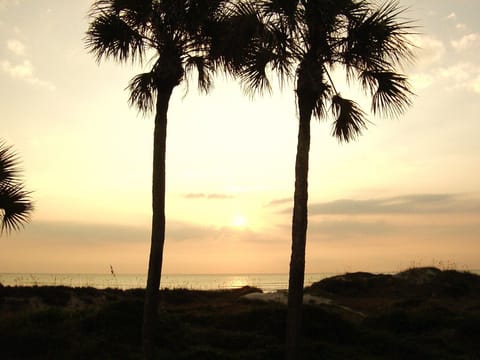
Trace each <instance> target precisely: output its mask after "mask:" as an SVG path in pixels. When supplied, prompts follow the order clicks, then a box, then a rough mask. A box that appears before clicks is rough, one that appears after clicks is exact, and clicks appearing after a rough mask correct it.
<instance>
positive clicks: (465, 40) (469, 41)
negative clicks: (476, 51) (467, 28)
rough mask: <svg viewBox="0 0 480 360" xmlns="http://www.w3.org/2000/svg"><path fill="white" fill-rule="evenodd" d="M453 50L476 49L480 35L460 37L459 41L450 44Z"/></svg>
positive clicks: (479, 43)
mask: <svg viewBox="0 0 480 360" xmlns="http://www.w3.org/2000/svg"><path fill="white" fill-rule="evenodd" d="M451 44H452V46H453V48H454V49H455V50H457V51H465V50H469V49H473V48H476V47H478V46H479V45H480V34H478V33H471V34H468V35H465V36H463V37H461V38H460V39H459V40H453V41H452V42H451Z"/></svg>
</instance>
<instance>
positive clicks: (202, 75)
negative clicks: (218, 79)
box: [185, 56, 212, 93]
mask: <svg viewBox="0 0 480 360" xmlns="http://www.w3.org/2000/svg"><path fill="white" fill-rule="evenodd" d="M193 69H195V70H197V76H198V88H199V89H200V90H202V91H204V92H205V93H207V92H208V91H209V90H210V88H211V87H212V77H211V67H210V64H209V63H208V61H207V60H206V59H205V57H202V56H189V57H188V58H187V60H186V61H185V72H190V71H191V70H193Z"/></svg>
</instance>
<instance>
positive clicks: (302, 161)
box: [286, 92, 314, 360]
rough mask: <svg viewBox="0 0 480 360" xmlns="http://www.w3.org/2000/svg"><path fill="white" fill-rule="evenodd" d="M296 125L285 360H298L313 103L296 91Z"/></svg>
mask: <svg viewBox="0 0 480 360" xmlns="http://www.w3.org/2000/svg"><path fill="white" fill-rule="evenodd" d="M297 96H298V107H299V113H300V122H299V129H298V143H297V157H296V161H295V193H294V201H293V220H292V254H291V258H290V274H289V281H288V309H287V334H286V336H287V338H286V359H287V360H298V359H299V354H298V350H299V342H300V332H301V324H302V303H303V282H304V277H305V247H306V239H307V222H308V218H307V216H308V208H307V206H308V204H307V203H308V156H309V151H310V118H311V116H312V110H313V105H314V101H313V100H312V99H311V98H310V97H309V96H303V95H302V94H301V93H299V92H297Z"/></svg>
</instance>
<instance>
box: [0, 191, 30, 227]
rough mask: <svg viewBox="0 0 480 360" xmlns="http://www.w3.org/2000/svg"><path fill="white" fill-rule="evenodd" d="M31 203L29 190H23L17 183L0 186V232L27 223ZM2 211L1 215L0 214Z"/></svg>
mask: <svg viewBox="0 0 480 360" xmlns="http://www.w3.org/2000/svg"><path fill="white" fill-rule="evenodd" d="M32 211H33V205H32V202H31V199H30V192H28V191H25V190H24V189H23V186H22V185H21V184H19V183H15V184H6V185H2V186H0V215H1V217H0V221H1V223H2V225H1V230H0V233H3V231H4V230H6V231H7V233H9V232H11V231H12V230H19V229H20V227H21V226H23V225H24V224H26V223H28V221H29V219H30V214H31V212H32ZM2 213H3V215H2Z"/></svg>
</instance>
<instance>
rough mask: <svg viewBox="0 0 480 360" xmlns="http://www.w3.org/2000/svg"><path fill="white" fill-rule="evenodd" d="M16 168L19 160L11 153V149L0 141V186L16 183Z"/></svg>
mask: <svg viewBox="0 0 480 360" xmlns="http://www.w3.org/2000/svg"><path fill="white" fill-rule="evenodd" d="M18 166H19V159H18V156H17V155H16V154H15V153H14V152H13V151H12V147H11V146H7V145H6V144H5V143H4V142H3V141H0V184H10V183H12V182H15V181H17V180H18V174H19V168H18Z"/></svg>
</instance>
